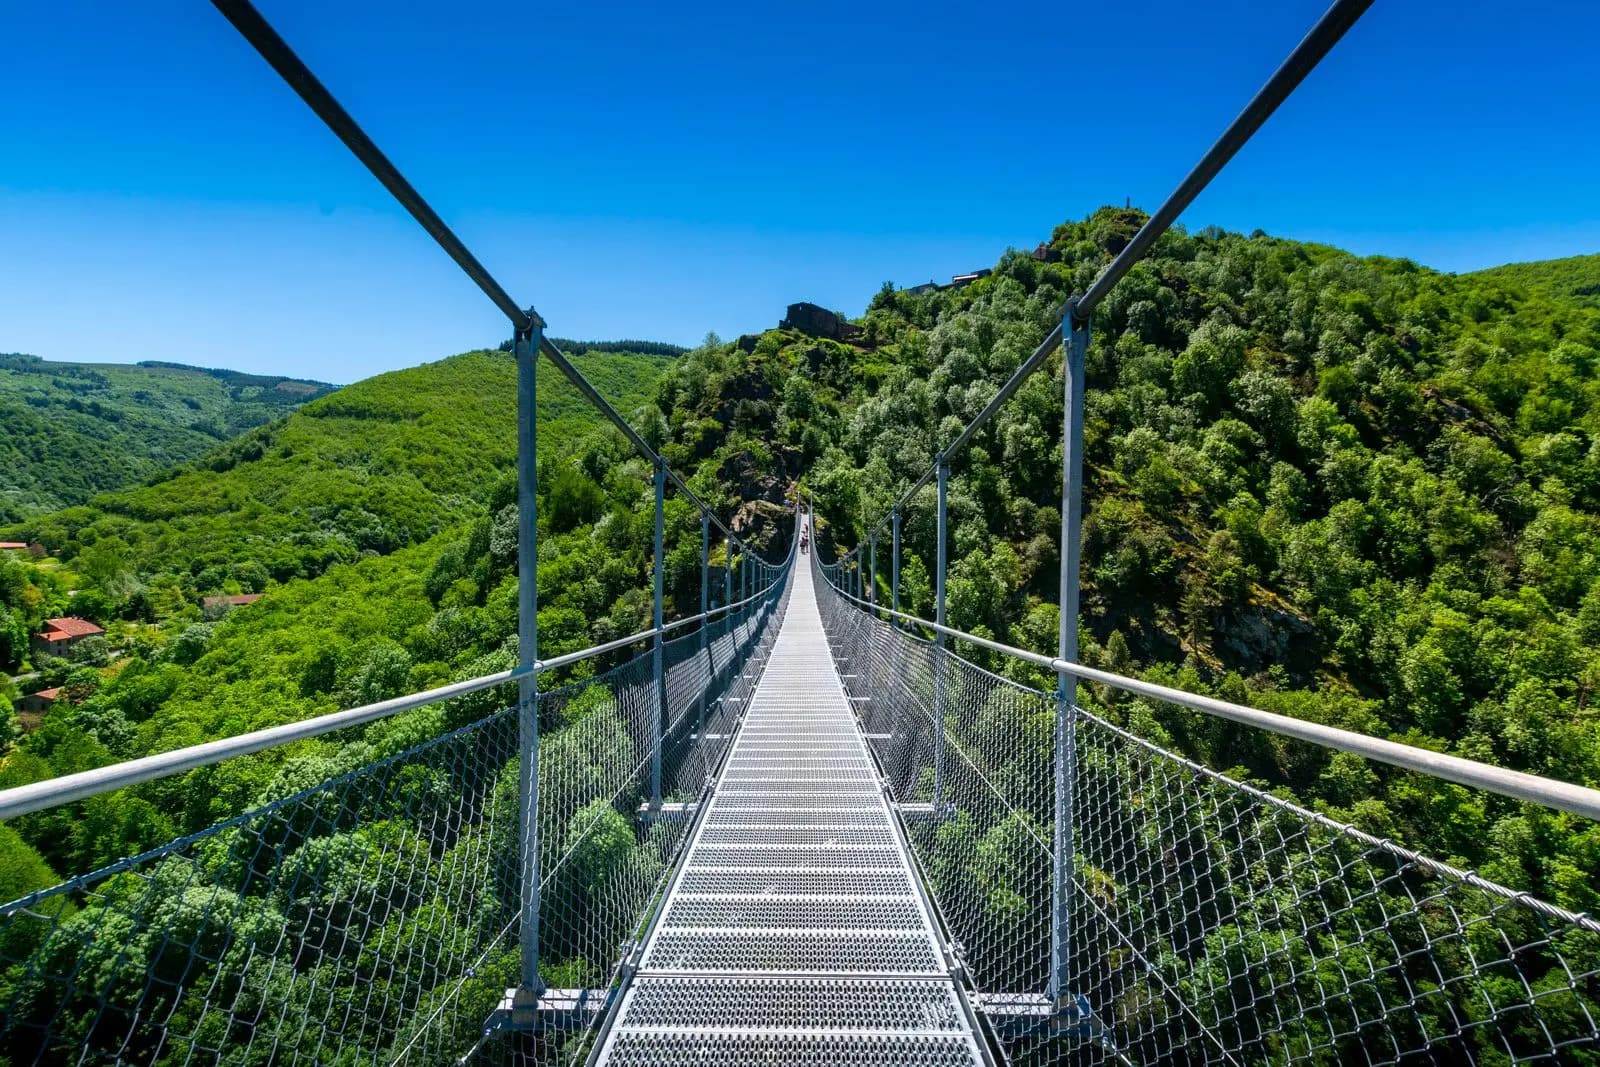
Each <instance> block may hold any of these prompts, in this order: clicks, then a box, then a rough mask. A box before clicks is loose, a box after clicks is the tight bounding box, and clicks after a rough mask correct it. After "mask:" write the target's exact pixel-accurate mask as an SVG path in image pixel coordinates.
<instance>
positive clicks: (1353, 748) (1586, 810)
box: [823, 573, 1600, 821]
mask: <svg viewBox="0 0 1600 1067" xmlns="http://www.w3.org/2000/svg"><path fill="white" fill-rule="evenodd" d="M823 578H824V580H825V581H827V583H828V586H829V588H831V589H832V590H833V591H834V593H836V594H837V595H838V596H841V597H843V598H844V599H845V600H847V601H849V602H851V603H853V604H856V605H858V606H860V607H861V608H862V609H863V610H867V611H872V612H881V613H882V614H884V615H887V616H890V617H892V618H895V619H899V620H901V621H903V622H907V623H911V624H913V625H916V626H923V627H926V628H927V629H929V630H932V631H933V632H935V633H940V634H943V635H945V636H946V637H950V638H954V639H957V640H960V641H968V642H970V643H972V644H974V645H977V646H978V647H979V648H986V649H988V650H989V651H991V652H998V653H1000V654H1002V655H1006V656H1011V657H1013V658H1015V659H1020V660H1023V661H1025V662H1027V663H1032V664H1034V665H1035V666H1038V667H1043V668H1045V669H1046V670H1049V671H1053V672H1055V673H1056V674H1058V675H1062V674H1065V675H1071V676H1072V677H1074V678H1078V679H1081V680H1083V681H1087V682H1098V683H1100V684H1101V685H1107V686H1110V687H1112V688H1113V689H1119V690H1121V691H1123V692H1125V693H1132V694H1134V695H1136V696H1142V697H1149V698H1150V699H1152V700H1161V701H1165V702H1167V703H1169V704H1177V705H1179V706H1181V707H1185V708H1190V709H1192V710H1194V711H1199V712H1203V713H1205V714H1207V715H1212V716H1215V717H1217V718H1221V719H1228V720H1230V721H1232V722H1237V723H1240V724H1242V725H1244V726H1252V727H1255V728H1257V729H1261V730H1267V731H1269V732H1271V733H1275V734H1280V735H1282V736H1284V737H1292V738H1295V739H1296V740H1299V741H1306V742H1309V743H1311V744H1313V745H1318V746H1321V747H1323V748H1332V749H1337V750H1339V751H1341V752H1351V753H1354V754H1355V755H1357V756H1363V757H1365V758H1367V759H1370V760H1375V761H1376V762H1378V763H1386V764H1388V765H1389V766H1391V767H1400V768H1403V769H1405V770H1409V771H1417V772H1419V773H1421V774H1426V775H1429V776H1431V777H1434V778H1442V779H1444V780H1446V781H1450V782H1455V783H1456V784H1457V785H1465V786H1470V787H1472V788H1474V789H1483V790H1486V791H1488V792H1491V793H1498V794H1500V795H1501V796H1506V797H1510V798H1512V799H1513V800H1521V801H1527V802H1528V803H1532V804H1541V805H1543V806H1545V807H1548V808H1555V809H1557V810H1559V811H1565V812H1570V813H1571V814H1573V815H1581V816H1583V817H1584V818H1587V819H1595V820H1597V821H1600V790H1596V789H1590V788H1588V787H1586V786H1581V785H1576V784H1574V783H1572V782H1563V781H1560V780H1558V779H1555V778H1544V777H1541V776H1540V775H1537V774H1528V773H1527V772H1525V771H1513V770H1509V769H1507V768H1505V767H1495V766H1492V765H1490V764H1487V763H1479V762H1478V761H1477V760H1470V759H1466V758H1464V757H1461V756H1450V755H1446V754H1445V753H1442V752H1430V751H1429V750H1427V749H1425V748H1417V747H1415V746H1413V745H1406V744H1402V743H1400V742H1399V741H1388V740H1385V739H1383V738H1378V737H1369V736H1368V735H1366V734H1359V733H1356V732H1354V731H1352V730H1342V729H1340V728H1338V727H1336V726H1324V725H1322V724H1321V723H1314V722H1307V721H1305V720H1304V719H1295V718H1290V717H1289V716H1287V715H1279V714H1277V713H1275V712H1270V711H1262V710H1260V709H1259V708H1250V707H1245V706H1244V705H1242V704H1233V703H1230V702H1229V701H1226V700H1218V699H1217V698H1215V697H1206V696H1200V695H1199V694H1196V693H1190V692H1186V691H1185V690H1182V689H1173V688H1170V687H1169V686H1164V685H1156V684H1155V683H1153V682H1145V681H1141V680H1139V679H1137V678H1127V677H1124V676H1123V675H1120V674H1113V673H1111V672H1110V671H1102V670H1097V669H1096V668H1094V667H1085V666H1084V665H1083V664H1081V663H1069V662H1067V661H1066V660H1063V659H1059V658H1057V657H1055V656H1046V655H1042V654H1040V653H1038V652H1029V651H1028V650H1027V649H1022V648H1014V647H1012V646H1011V645H1005V644H1001V643H1000V642H999V641H993V640H990V639H989V638H986V637H978V636H977V635H975V634H969V633H966V632H965V631H962V630H957V629H955V628H954V627H950V626H941V625H939V624H938V623H936V622H930V621H929V620H927V619H923V618H919V617H917V616H915V615H908V614H906V613H905V612H903V611H894V610H892V609H890V608H886V607H883V606H881V605H878V604H873V603H871V602H869V601H867V600H864V599H862V598H861V597H857V596H855V595H853V594H851V593H847V592H845V591H844V590H843V589H840V588H839V586H838V585H837V584H835V583H834V581H833V579H832V578H830V577H828V575H827V574H826V573H824V574H823Z"/></svg>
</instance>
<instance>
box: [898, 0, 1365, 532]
mask: <svg viewBox="0 0 1600 1067" xmlns="http://www.w3.org/2000/svg"><path fill="white" fill-rule="evenodd" d="M1372 3H1373V0H1334V3H1333V5H1332V6H1331V7H1329V8H1328V10H1327V11H1325V12H1323V14H1322V17H1321V18H1320V19H1318V20H1317V23H1316V25H1315V26H1313V27H1312V28H1311V30H1310V32H1309V33H1307V34H1306V35H1305V37H1303V38H1302V39H1301V40H1300V43H1299V44H1297V45H1295V47H1294V51H1292V52H1290V53H1289V57H1288V58H1287V59H1285V60H1284V61H1283V63H1282V64H1280V65H1279V67H1278V69H1277V70H1275V71H1274V72H1273V73H1272V76H1271V77H1270V78H1268V79H1267V81H1266V84H1264V85H1263V86H1262V87H1261V89H1260V90H1259V91H1257V93H1256V95H1255V96H1254V97H1252V98H1251V100H1250V102H1249V103H1248V104H1246V105H1245V106H1244V110H1243V111H1241V112H1239V114H1238V116H1237V117H1235V118H1234V120H1233V121H1232V122H1231V123H1229V124H1228V128H1227V129H1225V130H1223V131H1222V136H1221V137H1218V138H1217V140H1216V143H1214V144H1213V145H1212V146H1211V148H1210V149H1209V150H1208V151H1207V152H1206V154H1205V155H1203V156H1201V157H1200V161H1199V162H1198V163H1196V164H1195V165H1194V169H1192V170H1191V171H1189V173H1188V175H1187V176H1186V177H1185V178H1184V179H1183V181H1181V182H1180V183H1178V187H1177V188H1176V189H1174V190H1173V191H1172V193H1171V195H1169V196H1168V197H1167V199H1166V200H1165V202H1163V203H1162V205H1161V207H1159V208H1158V209H1157V210H1156V213H1155V214H1154V215H1151V216H1150V217H1149V218H1148V219H1146V220H1145V223H1144V225H1143V226H1141V227H1139V232H1138V233H1136V234H1134V235H1133V239H1132V240H1131V241H1129V242H1128V244H1127V246H1126V247H1124V248H1123V249H1122V251H1121V252H1119V253H1117V255H1116V258H1114V259H1113V260H1112V261H1111V262H1110V263H1108V264H1106V265H1105V267H1103V268H1102V269H1101V271H1100V273H1099V274H1098V275H1096V276H1095V279H1094V281H1093V282H1091V283H1090V285H1089V288H1087V289H1085V290H1084V291H1083V293H1082V294H1081V295H1079V296H1076V297H1072V298H1070V299H1068V300H1066V301H1064V302H1063V303H1062V304H1061V305H1060V306H1059V307H1057V308H1056V310H1055V318H1057V319H1059V320H1062V321H1060V322H1057V323H1056V325H1055V327H1054V328H1053V329H1052V330H1051V331H1050V333H1049V334H1048V335H1046V337H1045V339H1044V340H1043V341H1041V342H1040V343H1039V346H1038V347H1037V348H1035V349H1034V350H1033V353H1032V354H1031V355H1029V356H1028V358H1027V359H1025V360H1023V361H1022V364H1021V365H1020V366H1019V367H1018V368H1017V369H1016V371H1015V372H1014V373H1013V374H1012V375H1011V377H1010V378H1008V379H1007V380H1006V382H1005V384H1004V385H1002V386H1001V387H1000V391H999V392H997V393H996V394H995V395H994V397H993V398H992V399H991V400H990V401H989V403H987V404H985V405H984V408H983V410H982V411H980V412H978V414H977V415H976V416H975V417H974V418H973V419H972V421H971V422H969V423H967V425H966V426H965V427H964V428H963V429H962V431H961V433H960V434H958V435H957V436H956V439H955V440H954V441H952V442H950V444H949V445H948V446H946V447H945V448H944V449H942V450H941V451H940V452H939V456H938V458H937V459H935V460H934V463H933V465H932V466H931V467H929V468H928V469H927V470H925V471H924V472H923V473H922V476H921V477H919V478H918V479H917V480H916V481H915V482H913V483H912V484H911V487H910V488H909V489H907V490H906V491H905V492H904V493H902V494H901V495H900V498H899V499H898V500H896V501H895V502H894V503H893V504H891V505H890V506H889V509H888V510H887V511H885V512H884V513H883V515H881V516H880V517H879V518H878V521H877V522H876V523H875V524H873V526H872V527H871V528H870V529H869V531H868V535H869V536H870V535H871V534H874V533H877V532H878V531H879V530H881V529H883V526H884V524H885V523H887V522H888V521H889V516H891V515H892V514H894V513H895V512H896V511H900V510H901V509H902V508H904V507H905V506H906V505H907V504H909V503H910V502H911V498H912V497H914V496H916V495H917V492H918V491H919V490H921V489H922V487H923V486H925V485H927V484H928V483H929V482H930V481H932V480H933V477H934V475H935V474H936V473H937V471H938V469H939V464H940V463H941V462H948V461H949V458H950V457H951V456H952V455H953V454H954V453H955V452H956V451H957V450H959V449H961V448H962V447H964V446H965V445H966V444H967V442H969V441H971V440H972V438H973V436H974V435H975V434H976V433H977V432H978V430H980V429H981V428H982V427H983V426H984V425H985V424H986V423H987V422H988V421H989V420H990V419H992V418H993V417H994V415H995V413H996V412H997V411H999V410H1000V408H1001V406H1002V405H1003V404H1005V402H1006V401H1007V400H1009V399H1010V398H1011V396H1012V394H1014V393H1015V392H1016V391H1017V390H1018V389H1020V388H1021V387H1022V383H1023V382H1025V381H1027V380H1028V378H1030V377H1031V376H1032V375H1033V372H1034V371H1036V370H1038V369H1039V367H1040V365H1041V364H1043V363H1044V361H1045V360H1046V359H1047V358H1048V357H1049V356H1050V354H1051V353H1052V352H1053V351H1055V348H1056V346H1057V345H1059V344H1060V343H1061V339H1062V334H1063V332H1064V331H1065V329H1066V325H1065V324H1066V323H1067V322H1068V321H1070V322H1071V323H1072V324H1074V325H1084V324H1087V323H1088V321H1089V316H1090V314H1092V313H1093V311H1094V309H1095V307H1096V306H1097V305H1098V304H1099V303H1100V301H1101V300H1103V299H1104V298H1105V296H1106V294H1107V293H1109V292H1110V291H1111V290H1112V289H1113V288H1115V286H1116V284H1117V283H1118V282H1119V281H1121V280H1122V278H1123V277H1124V276H1125V275H1126V274H1127V273H1128V271H1130V270H1132V269H1133V265H1134V264H1135V263H1137V262H1138V261H1139V260H1141V259H1143V258H1144V255H1145V253H1146V252H1148V251H1149V250H1150V246H1151V245H1153V244H1155V242H1156V239H1157V238H1159V237H1160V236H1161V235H1162V234H1163V233H1166V232H1167V230H1168V229H1170V228H1171V227H1172V224H1173V223H1174V222H1175V221H1177V218H1178V216H1179V215H1181V214H1183V212H1184V209H1186V208H1187V207H1188V206H1189V205H1190V204H1191V203H1193V202H1194V199H1195V197H1197V196H1199V195H1200V193H1201V192H1202V191H1203V190H1204V189H1205V187H1206V186H1207V185H1209V184H1210V182H1211V179H1213V178H1215V177H1216V176H1217V174H1218V172H1220V171H1221V170H1222V168H1223V167H1225V166H1227V164H1228V162H1229V161H1230V160H1231V159H1233V157H1234V156H1235V155H1237V154H1238V152H1239V149H1241V148H1243V147H1244V146H1245V144H1246V143H1247V142H1248V141H1249V140H1250V138H1251V137H1252V136H1254V135H1255V133H1256V131H1257V130H1259V129H1260V128H1261V126H1262V124H1263V123H1265V122H1266V121H1267V119H1268V118H1269V117H1271V115H1272V113H1273V112H1274V111H1276V110H1277V109H1278V106H1279V105H1280V104H1282V103H1283V102H1284V101H1285V100H1287V99H1288V98H1289V96H1290V94H1291V93H1293V92H1294V91H1295V89H1296V88H1298V87H1299V85H1300V83H1301V82H1303V81H1304V80H1305V79H1306V76H1307V75H1308V74H1310V73H1311V72H1312V71H1313V70H1315V69H1316V67H1317V64H1318V63H1320V62H1322V60H1323V59H1324V58H1325V57H1326V56H1327V55H1328V53H1329V52H1330V51H1332V50H1333V46H1334V45H1336V44H1338V43H1339V41H1340V39H1341V38H1343V37H1344V35H1345V33H1346V32H1347V31H1348V30H1349V29H1350V27H1352V26H1354V25H1355V24H1356V21H1357V20H1358V19H1360V18H1361V16H1362V15H1363V14H1365V13H1366V11H1367V9H1368V8H1369V7H1371V6H1372Z"/></svg>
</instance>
